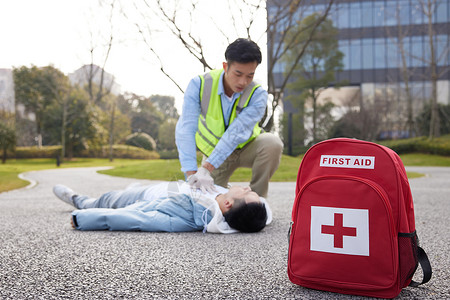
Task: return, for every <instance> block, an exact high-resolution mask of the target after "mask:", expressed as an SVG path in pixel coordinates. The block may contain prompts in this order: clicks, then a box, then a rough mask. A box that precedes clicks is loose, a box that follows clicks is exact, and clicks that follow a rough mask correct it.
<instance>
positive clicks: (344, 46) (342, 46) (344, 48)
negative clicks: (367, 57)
mask: <svg viewBox="0 0 450 300" xmlns="http://www.w3.org/2000/svg"><path fill="white" fill-rule="evenodd" d="M339 50H340V51H341V52H342V53H343V54H344V57H343V58H342V63H343V65H344V67H343V70H349V69H350V46H349V44H348V40H340V41H339Z"/></svg>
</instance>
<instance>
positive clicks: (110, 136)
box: [109, 101, 116, 161]
mask: <svg viewBox="0 0 450 300" xmlns="http://www.w3.org/2000/svg"><path fill="white" fill-rule="evenodd" d="M115 112H116V102H115V101H114V103H113V106H112V112H111V123H110V126H109V161H113V159H114V157H113V144H114V115H115Z"/></svg>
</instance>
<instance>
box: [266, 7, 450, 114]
mask: <svg viewBox="0 0 450 300" xmlns="http://www.w3.org/2000/svg"><path fill="white" fill-rule="evenodd" d="M428 1H429V0H366V1H348V0H347V1H346V0H341V1H335V4H334V5H333V7H332V9H331V11H330V14H329V16H328V17H329V18H330V19H331V20H333V24H334V26H335V27H336V28H338V30H339V35H338V40H339V49H340V51H341V52H342V53H343V54H344V59H343V65H344V67H343V70H342V71H341V72H339V73H338V74H336V80H337V81H340V80H346V81H347V82H348V83H349V86H353V87H355V88H359V92H360V94H361V97H362V99H363V100H366V101H376V100H377V99H380V98H383V99H387V98H389V99H391V100H402V99H403V98H404V96H405V95H404V93H405V88H404V87H405V80H404V77H403V72H402V71H403V70H408V73H409V77H408V85H409V87H410V90H411V95H412V98H413V99H414V106H415V112H416V113H417V112H418V111H419V110H420V109H421V108H422V107H423V104H424V103H426V102H427V101H428V99H429V98H430V96H431V82H430V79H429V78H430V59H431V51H430V49H431V46H430V40H429V34H428V21H429V20H428V17H427V15H426V14H424V12H423V10H422V7H421V3H423V2H425V3H427V2H428ZM274 2H275V1H268V3H267V8H268V11H269V13H268V16H269V18H270V16H271V9H273V8H274V7H271V6H273V5H274ZM277 2H280V1H279V0H278V1H277ZM432 2H434V1H432ZM301 3H309V4H304V5H303V7H300V8H299V9H301V10H302V11H303V12H302V15H303V16H307V15H309V14H311V13H314V12H322V11H324V10H325V7H326V4H327V3H328V1H306V2H305V1H303V2H301ZM431 23H432V28H433V30H434V35H433V45H434V49H435V51H434V53H435V59H436V63H437V73H438V74H439V77H438V81H437V92H438V96H437V98H438V99H437V100H438V102H439V103H442V104H445V105H448V104H450V71H449V68H450V37H449V34H450V1H449V0H437V1H435V5H434V6H433V11H432V21H431ZM402 54H404V56H403V57H402ZM402 58H403V59H402ZM276 70H277V72H279V75H278V76H282V73H283V66H282V65H281V64H280V65H278V66H277V68H276Z"/></svg>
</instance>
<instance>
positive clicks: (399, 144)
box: [379, 135, 450, 156]
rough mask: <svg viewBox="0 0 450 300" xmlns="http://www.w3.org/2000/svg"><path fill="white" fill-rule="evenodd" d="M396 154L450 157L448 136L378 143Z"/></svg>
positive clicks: (449, 138) (449, 136)
mask: <svg viewBox="0 0 450 300" xmlns="http://www.w3.org/2000/svg"><path fill="white" fill-rule="evenodd" d="M379 143H380V144H382V145H384V146H387V147H389V148H391V149H392V150H394V151H395V152H397V153H398V154H404V153H411V152H419V153H427V154H436V155H444V156H450V135H446V136H442V137H440V138H435V139H433V140H430V139H428V138H427V137H417V138H411V139H404V140H392V141H383V142H379Z"/></svg>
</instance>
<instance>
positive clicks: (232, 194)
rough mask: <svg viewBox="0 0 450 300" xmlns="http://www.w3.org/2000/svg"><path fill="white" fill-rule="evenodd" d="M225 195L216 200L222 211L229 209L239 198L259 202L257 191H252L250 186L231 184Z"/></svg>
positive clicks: (248, 201) (247, 201)
mask: <svg viewBox="0 0 450 300" xmlns="http://www.w3.org/2000/svg"><path fill="white" fill-rule="evenodd" d="M224 196H225V197H223V198H221V200H220V201H219V200H218V201H217V202H218V203H219V207H220V208H221V210H222V212H223V213H224V212H227V211H229V210H230V209H231V208H232V207H233V205H235V204H236V205H237V204H238V201H239V200H240V199H244V201H245V203H247V204H248V203H253V202H254V203H261V200H260V199H259V196H258V194H257V193H255V192H253V191H252V190H251V189H250V187H248V186H247V187H242V186H232V187H231V188H230V190H229V191H228V193H226V194H225V195H224Z"/></svg>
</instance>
